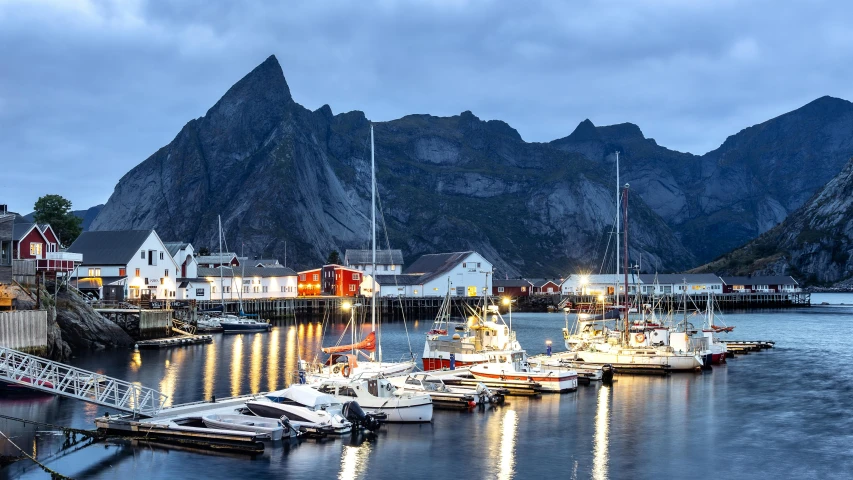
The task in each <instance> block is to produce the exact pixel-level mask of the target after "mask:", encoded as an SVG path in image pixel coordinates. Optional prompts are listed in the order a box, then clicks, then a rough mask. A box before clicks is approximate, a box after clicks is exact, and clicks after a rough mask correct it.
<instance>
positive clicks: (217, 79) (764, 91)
mask: <svg viewBox="0 0 853 480" xmlns="http://www.w3.org/2000/svg"><path fill="white" fill-rule="evenodd" d="M850 18H853V6H848V3H847V2H842V1H837V2H827V1H820V0H813V1H796V0H790V1H778V0H776V1H749V0H740V1H729V0H709V1H699V0H694V1H690V0H648V1H642V0H607V1H596V0H582V1H566V2H559V1H556V0H552V1H541V2H537V1H531V0H527V1H524V2H516V1H497V0H492V1H490V0H468V1H465V0H421V1H409V2H406V1H391V0H381V1H365V0H358V1H352V2H345V1H302V2H282V1H279V0H269V1H266V0H256V1H250V2H245V3H243V2H236V1H233V2H232V1H228V2H217V1H211V0H186V1H180V0H170V1H168V2H167V1H156V2H155V1H144V0H80V1H75V0H0V203H8V204H9V206H10V209H12V210H14V211H19V212H21V213H27V212H29V211H31V210H32V205H33V203H34V202H35V200H36V198H38V196H40V195H43V194H47V193H57V194H61V195H63V196H65V197H67V198H69V199H70V200H72V202H73V203H74V208H77V209H83V208H88V207H90V206H92V205H95V204H98V203H103V202H105V201H106V200H107V198H108V197H109V195H110V193H112V190H113V187H114V186H115V184H116V182H117V181H118V180H119V179H120V178H121V176H122V175H123V174H124V173H126V172H127V171H128V170H129V169H130V168H132V167H133V166H134V165H136V164H138V163H139V162H141V161H142V160H144V159H145V158H146V157H148V156H149V155H150V154H151V153H153V152H154V151H155V150H157V149H158V148H160V147H161V146H163V145H165V144H167V143H168V142H169V141H171V140H172V138H173V137H174V136H175V135H176V134H177V132H178V131H179V130H180V128H181V127H182V126H183V125H184V124H185V123H186V122H187V121H189V120H190V119H192V118H195V117H199V116H202V115H204V113H205V111H206V110H207V109H208V108H209V107H210V106H212V105H213V104H214V103H215V102H216V100H217V99H218V98H219V97H220V96H221V95H222V94H223V93H225V91H226V90H227V89H228V87H229V86H231V85H232V84H233V83H234V82H236V81H237V80H239V79H240V78H241V77H242V76H243V75H245V74H246V73H248V72H249V71H250V70H251V69H252V68H253V67H254V66H256V65H257V64H258V63H260V62H262V61H263V60H264V59H265V58H266V57H267V56H269V55H270V54H275V55H276V56H277V57H278V59H279V61H280V63H281V65H282V68H283V70H284V73H285V76H286V77H287V81H288V83H289V85H290V88H291V91H292V93H293V96H294V98H295V99H296V101H297V102H299V103H301V104H302V105H305V106H306V107H308V108H311V109H315V108H317V107H319V106H321V105H323V104H324V103H328V104H330V105H331V107H332V110H333V111H334V112H335V113H339V112H343V111H349V110H356V109H358V110H363V111H365V112H366V114H367V116H368V118H370V119H373V120H377V121H382V120H390V119H394V118H398V117H400V116H403V115H406V114H409V113H430V114H433V115H441V116H445V115H455V114H458V113H459V112H462V111H464V110H471V111H473V112H474V113H475V114H476V115H478V116H479V117H480V118H483V119H501V120H504V121H506V122H508V123H509V124H510V125H512V126H513V127H515V128H516V129H517V130H518V131H519V132H520V133H521V135H522V137H523V138H524V139H525V140H527V141H549V140H552V139H555V138H559V137H562V136H565V135H567V134H568V133H570V132H571V131H572V130H573V129H574V127H575V126H576V125H577V124H578V123H579V122H580V121H582V120H583V119H585V118H589V119H591V120H592V121H593V123H595V124H596V125H607V124H613V123H620V122H626V121H630V122H633V123H636V124H638V125H639V126H640V127H641V128H642V130H643V132H644V133H645V135H646V136H647V137H652V138H654V139H655V140H657V142H658V143H659V144H661V145H664V146H667V147H669V148H672V149H676V150H680V151H689V152H692V153H697V154H701V153H705V152H707V151H708V150H712V149H714V148H715V147H717V146H718V145H719V144H720V143H722V142H723V140H725V138H726V136H728V135H731V134H733V133H736V132H738V131H739V130H741V129H743V128H745V127H747V126H750V125H753V124H756V123H760V122H762V121H765V120H767V119H769V118H772V117H774V116H777V115H779V114H782V113H784V112H787V111H790V110H792V109H795V108H797V107H799V106H801V105H803V104H805V103H808V102H809V101H811V100H813V99H815V98H817V97H820V96H822V95H832V96H836V97H841V98H845V99H853V91H851V90H853V82H851V78H853V75H851V73H853V72H851V70H853V28H851V26H850V22H849V20H850Z"/></svg>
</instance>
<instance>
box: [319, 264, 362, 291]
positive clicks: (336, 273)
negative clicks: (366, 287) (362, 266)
mask: <svg viewBox="0 0 853 480" xmlns="http://www.w3.org/2000/svg"><path fill="white" fill-rule="evenodd" d="M361 280H362V277H361V271H359V270H355V269H353V268H347V267H343V266H341V265H325V266H323V293H326V294H328V295H334V296H336V297H355V296H357V295H359V293H360V292H361Z"/></svg>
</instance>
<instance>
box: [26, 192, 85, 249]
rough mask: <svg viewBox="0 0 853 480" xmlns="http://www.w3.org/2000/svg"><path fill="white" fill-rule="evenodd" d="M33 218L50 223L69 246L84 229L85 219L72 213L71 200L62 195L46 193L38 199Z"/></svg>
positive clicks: (60, 238) (61, 239) (36, 220)
mask: <svg viewBox="0 0 853 480" xmlns="http://www.w3.org/2000/svg"><path fill="white" fill-rule="evenodd" d="M34 210H35V212H33V219H34V220H35V222H36V223H39V224H42V223H47V224H50V226H51V228H53V231H54V232H56V235H58V236H59V242H60V243H61V244H62V245H64V246H68V245H71V243H72V242H74V240H76V239H77V237H78V236H80V232H82V231H83V228H82V227H81V224H82V223H83V219H82V218H80V217H78V216H77V215H74V214H73V213H71V201H70V200H66V199H65V198H63V197H62V196H61V195H45V196H43V197H39V199H38V200H36V204H35V207H34Z"/></svg>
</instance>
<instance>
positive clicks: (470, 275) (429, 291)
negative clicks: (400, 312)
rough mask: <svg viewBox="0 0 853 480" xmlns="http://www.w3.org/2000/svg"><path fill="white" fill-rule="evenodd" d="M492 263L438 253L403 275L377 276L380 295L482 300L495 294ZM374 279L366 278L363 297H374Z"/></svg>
mask: <svg viewBox="0 0 853 480" xmlns="http://www.w3.org/2000/svg"><path fill="white" fill-rule="evenodd" d="M492 270H493V267H492V264H491V262H489V261H487V260H486V259H485V258H483V256H482V255H480V254H479V253H477V252H472V251H467V252H454V253H436V254H429V255H423V256H421V257H420V258H419V259H417V260H415V262H414V263H412V264H411V265H410V266H409V267H408V268H407V269H406V270H405V271H403V273H402V274H401V275H378V274H377V275H376V285H377V291H378V293H379V295H380V296H383V297H386V296H398V295H399V296H403V297H443V296H445V295H447V288H448V280H449V281H450V295H451V296H455V297H479V296H483V295H489V294H491V292H492ZM372 285H373V279H372V277H371V276H370V275H365V279H364V282H362V284H361V294H362V295H364V296H368V297H370V296H373V291H372Z"/></svg>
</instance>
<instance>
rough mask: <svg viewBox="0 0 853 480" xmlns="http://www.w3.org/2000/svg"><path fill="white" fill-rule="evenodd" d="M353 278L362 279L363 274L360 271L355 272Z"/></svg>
mask: <svg viewBox="0 0 853 480" xmlns="http://www.w3.org/2000/svg"><path fill="white" fill-rule="evenodd" d="M352 279H353V280H360V279H361V274H360V273H353V274H352Z"/></svg>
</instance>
